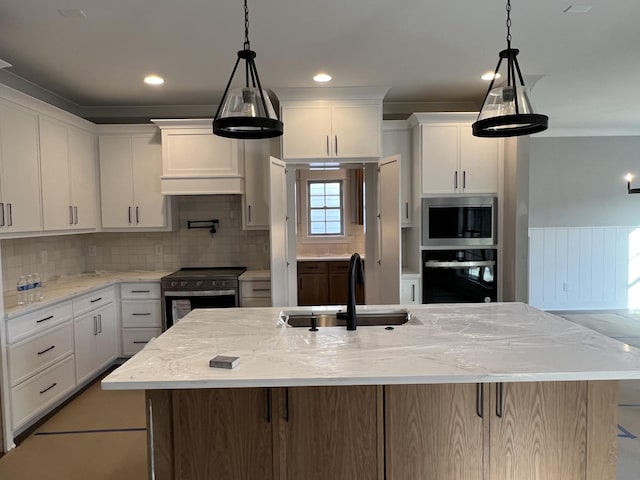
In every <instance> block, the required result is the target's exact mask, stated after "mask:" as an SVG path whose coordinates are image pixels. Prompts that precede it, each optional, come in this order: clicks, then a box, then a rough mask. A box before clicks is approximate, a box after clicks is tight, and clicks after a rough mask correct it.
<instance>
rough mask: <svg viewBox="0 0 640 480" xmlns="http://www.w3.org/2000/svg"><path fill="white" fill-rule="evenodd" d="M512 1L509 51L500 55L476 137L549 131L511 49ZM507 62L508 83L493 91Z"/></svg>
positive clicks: (508, 28) (478, 123)
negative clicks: (532, 100)
mask: <svg viewBox="0 0 640 480" xmlns="http://www.w3.org/2000/svg"><path fill="white" fill-rule="evenodd" d="M510 12H511V2H510V0H508V1H507V49H506V50H502V51H501V52H500V54H499V56H500V60H499V61H498V65H497V66H496V70H495V72H494V74H493V79H492V80H491V84H490V85H489V89H488V90H487V94H486V95H485V97H484V102H483V103H482V109H481V110H480V114H479V115H478V120H477V121H476V122H475V123H474V124H473V125H472V130H473V135H474V136H476V137H515V136H519V135H531V134H532V133H538V132H542V131H544V130H546V129H547V128H548V125H549V117H547V116H546V115H542V114H539V113H535V111H534V108H533V105H532V104H531V98H530V96H529V89H528V88H527V87H526V86H525V84H524V79H523V78H522V72H521V71H520V65H518V59H517V55H518V53H520V51H519V50H518V49H517V48H511V31H510V27H511V16H510ZM505 59H506V61H507V82H506V84H504V85H502V86H500V87H496V88H494V86H493V85H494V83H495V79H496V77H498V74H499V72H500V66H501V64H502V61H503V60H505Z"/></svg>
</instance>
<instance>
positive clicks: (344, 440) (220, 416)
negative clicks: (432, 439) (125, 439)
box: [147, 386, 384, 480]
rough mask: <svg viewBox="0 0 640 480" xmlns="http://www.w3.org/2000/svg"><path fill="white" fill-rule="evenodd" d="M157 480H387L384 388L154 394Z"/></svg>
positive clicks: (152, 448)
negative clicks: (383, 414)
mask: <svg viewBox="0 0 640 480" xmlns="http://www.w3.org/2000/svg"><path fill="white" fill-rule="evenodd" d="M147 409H148V410H147V415H148V417H147V418H148V426H149V428H148V432H149V433H148V435H149V443H150V444H149V452H150V468H149V471H150V472H154V475H155V476H154V477H153V478H155V479H156V480H173V479H176V480H177V479H179V480H210V479H216V480H265V479H266V480H269V479H280V480H285V479H288V480H300V479H305V480H326V479H331V480H353V479H358V480H382V478H383V470H384V469H383V448H382V438H383V437H382V387H376V386H364V387H295V388H286V389H285V388H273V389H271V388H228V389H215V390H210V389H199V390H172V391H168V390H160V391H147Z"/></svg>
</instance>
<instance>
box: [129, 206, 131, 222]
mask: <svg viewBox="0 0 640 480" xmlns="http://www.w3.org/2000/svg"><path fill="white" fill-rule="evenodd" d="M129 223H131V207H129Z"/></svg>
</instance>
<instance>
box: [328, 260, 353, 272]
mask: <svg viewBox="0 0 640 480" xmlns="http://www.w3.org/2000/svg"><path fill="white" fill-rule="evenodd" d="M348 271H349V262H347V261H344V262H329V273H344V274H345V275H346V274H347V272H348Z"/></svg>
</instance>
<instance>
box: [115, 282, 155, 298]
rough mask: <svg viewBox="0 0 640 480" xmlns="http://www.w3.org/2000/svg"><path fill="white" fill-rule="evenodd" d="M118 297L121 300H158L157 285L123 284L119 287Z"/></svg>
mask: <svg viewBox="0 0 640 480" xmlns="http://www.w3.org/2000/svg"><path fill="white" fill-rule="evenodd" d="M120 296H121V297H122V299H123V300H135V299H138V298H139V299H145V298H160V284H159V283H147V282H145V283H140V282H138V283H123V284H122V285H120Z"/></svg>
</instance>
